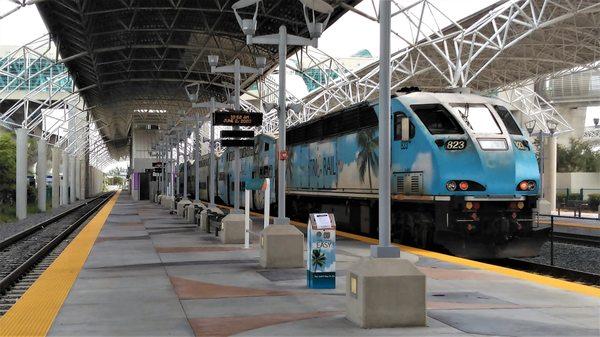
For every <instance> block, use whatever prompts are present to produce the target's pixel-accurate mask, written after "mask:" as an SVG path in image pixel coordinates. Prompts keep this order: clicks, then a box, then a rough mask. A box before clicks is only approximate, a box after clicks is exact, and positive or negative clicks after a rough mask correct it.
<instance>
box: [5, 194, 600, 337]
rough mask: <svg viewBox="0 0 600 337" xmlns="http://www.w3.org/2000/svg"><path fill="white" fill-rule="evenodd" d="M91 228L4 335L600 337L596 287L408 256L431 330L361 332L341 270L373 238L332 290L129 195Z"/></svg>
mask: <svg viewBox="0 0 600 337" xmlns="http://www.w3.org/2000/svg"><path fill="white" fill-rule="evenodd" d="M254 224H255V227H254V229H253V230H254V231H259V230H260V228H262V221H260V218H258V217H257V216H255V217H254ZM86 226H87V227H86V228H85V229H84V230H83V231H82V232H81V233H80V234H79V235H78V237H77V238H76V239H75V240H73V241H72V243H71V245H70V246H69V247H68V248H67V249H66V250H65V251H64V252H63V253H62V254H61V256H60V257H59V258H58V259H57V260H55V262H54V263H53V264H52V266H51V267H50V268H49V269H48V270H46V272H44V274H42V276H41V277H40V278H39V279H38V281H36V283H35V284H34V285H33V286H32V287H31V288H30V289H29V290H28V291H27V292H26V293H25V295H23V297H22V298H21V299H20V300H19V301H18V302H17V304H16V305H15V306H13V308H12V309H11V310H9V311H8V312H7V313H6V315H4V316H3V317H1V318H0V336H44V335H47V336H229V335H240V336H382V335H385V336H395V335H403V336H421V335H423V336H424V335H428V336H440V335H443V336H463V335H473V334H474V335H479V334H480V335H504V336H598V335H600V318H599V315H598V313H599V312H600V289H599V288H595V287H589V286H584V285H580V284H576V283H571V282H566V281H562V280H556V279H552V278H548V277H543V276H539V275H534V274H529V273H524V272H520V271H514V270H511V269H507V268H502V267H497V266H492V265H488V264H484V263H480V262H475V261H470V260H465V259H461V258H456V257H451V256H447V255H444V254H439V253H432V252H427V251H424V250H419V249H414V248H409V247H402V250H403V251H404V253H405V254H407V256H408V257H409V258H410V259H413V260H414V261H416V265H417V266H418V268H419V269H420V270H421V271H422V272H424V273H425V274H426V275H427V316H428V318H427V327H420V328H414V327H413V328H395V329H369V330H365V329H360V328H358V327H356V326H355V325H353V324H352V323H351V322H350V321H348V320H347V319H345V270H346V268H348V266H349V265H350V264H352V263H353V262H354V261H356V260H358V259H360V258H361V257H364V256H368V254H369V245H370V244H371V243H372V241H373V240H372V239H368V238H362V237H359V236H356V235H352V234H347V233H339V234H338V243H337V288H336V289H330V290H313V289H307V287H306V271H305V270H304V269H303V268H298V269H276V270H265V269H262V268H261V267H260V265H259V263H258V251H257V249H256V245H255V244H253V245H252V246H251V248H250V249H244V248H243V245H223V244H221V243H220V241H219V239H218V238H216V237H215V236H214V233H213V234H208V233H203V232H199V231H198V229H197V228H196V226H195V225H193V224H189V223H186V222H184V220H183V219H180V218H178V217H177V216H175V215H170V214H169V212H168V210H166V209H164V208H162V207H161V206H159V205H156V204H154V203H150V202H149V201H132V199H131V198H130V196H129V195H126V194H124V193H121V194H120V195H117V196H115V197H114V199H113V200H111V202H109V203H108V204H107V205H106V206H105V207H104V208H103V209H102V210H101V211H100V212H99V213H98V214H97V215H96V217H95V218H94V219H93V220H92V221H90V223H89V224H87V225H86ZM298 226H302V225H301V224H298Z"/></svg>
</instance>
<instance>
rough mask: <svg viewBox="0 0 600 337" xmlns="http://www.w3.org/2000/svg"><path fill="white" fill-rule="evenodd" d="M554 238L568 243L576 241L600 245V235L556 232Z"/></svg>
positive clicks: (581, 243) (578, 243)
mask: <svg viewBox="0 0 600 337" xmlns="http://www.w3.org/2000/svg"><path fill="white" fill-rule="evenodd" d="M553 235H554V239H555V240H556V239H558V240H561V241H566V242H567V243H574V244H577V245H585V246H588V245H592V246H594V247H600V236H593V235H583V234H574V233H564V232H556V231H555V232H554V233H553Z"/></svg>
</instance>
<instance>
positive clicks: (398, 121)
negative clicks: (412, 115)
mask: <svg viewBox="0 0 600 337" xmlns="http://www.w3.org/2000/svg"><path fill="white" fill-rule="evenodd" d="M403 117H406V115H405V114H404V113H403V112H396V113H395V114H394V140H401V139H402V118H403ZM414 136H415V126H414V124H413V123H412V122H409V132H408V138H410V139H412V138H413V137H414Z"/></svg>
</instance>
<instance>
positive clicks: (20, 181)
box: [15, 128, 27, 220]
mask: <svg viewBox="0 0 600 337" xmlns="http://www.w3.org/2000/svg"><path fill="white" fill-rule="evenodd" d="M15 133H16V135H17V149H16V150H17V172H16V189H17V191H16V197H17V200H16V203H17V205H16V207H17V219H19V220H23V219H25V218H26V217H27V129H25V128H20V129H16V130H15Z"/></svg>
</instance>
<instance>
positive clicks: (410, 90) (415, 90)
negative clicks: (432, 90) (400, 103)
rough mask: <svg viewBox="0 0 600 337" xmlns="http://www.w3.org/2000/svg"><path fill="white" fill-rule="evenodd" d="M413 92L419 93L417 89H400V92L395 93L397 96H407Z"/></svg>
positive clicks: (419, 90)
mask: <svg viewBox="0 0 600 337" xmlns="http://www.w3.org/2000/svg"><path fill="white" fill-rule="evenodd" d="M413 92H421V89H420V88H419V87H402V88H400V90H398V91H396V95H397V96H402V95H408V94H410V93H413Z"/></svg>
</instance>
